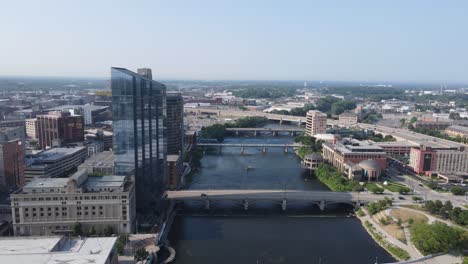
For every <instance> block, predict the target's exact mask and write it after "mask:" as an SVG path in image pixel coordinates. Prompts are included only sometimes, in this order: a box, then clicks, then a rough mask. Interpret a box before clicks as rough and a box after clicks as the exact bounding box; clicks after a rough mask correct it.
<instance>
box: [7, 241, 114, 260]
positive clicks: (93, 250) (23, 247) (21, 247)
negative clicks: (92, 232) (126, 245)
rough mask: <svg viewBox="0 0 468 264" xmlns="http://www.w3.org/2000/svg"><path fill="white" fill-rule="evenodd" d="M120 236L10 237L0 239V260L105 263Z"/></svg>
mask: <svg viewBox="0 0 468 264" xmlns="http://www.w3.org/2000/svg"><path fill="white" fill-rule="evenodd" d="M116 240H117V237H92V238H65V237H59V236H54V237H8V238H0V263H18V264H23V263H24V264H30V263H34V264H58V263H67V264H85V263H94V264H101V263H102V264H104V263H105V262H106V260H107V258H108V256H109V254H110V252H111V250H112V248H113V247H114V244H115V241H116Z"/></svg>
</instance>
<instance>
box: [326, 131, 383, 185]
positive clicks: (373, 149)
mask: <svg viewBox="0 0 468 264" xmlns="http://www.w3.org/2000/svg"><path fill="white" fill-rule="evenodd" d="M322 146H323V149H322V154H323V158H324V160H325V161H327V162H328V163H330V164H332V165H333V166H334V167H335V168H337V169H338V170H339V171H340V172H345V164H346V163H347V164H348V167H353V166H354V165H355V164H361V163H360V162H361V161H366V160H374V161H375V162H366V163H364V164H365V165H366V166H367V167H369V168H370V167H372V166H373V164H379V167H380V171H384V170H385V168H386V166H387V160H386V158H387V153H385V151H384V150H383V149H382V148H381V147H379V146H377V145H372V144H368V143H366V142H364V141H359V140H356V139H351V138H344V139H342V140H340V141H338V142H337V143H336V144H332V143H329V142H324V143H323V145H322ZM350 162H352V163H350ZM371 163H372V164H371ZM378 175H380V172H379V173H376V174H375V176H377V177H378ZM365 176H367V175H365ZM370 176H372V175H370Z"/></svg>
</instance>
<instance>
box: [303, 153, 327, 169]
mask: <svg viewBox="0 0 468 264" xmlns="http://www.w3.org/2000/svg"><path fill="white" fill-rule="evenodd" d="M321 163H323V158H322V155H320V154H319V153H312V154H309V155H305V156H304V160H303V161H302V165H303V166H304V168H306V169H309V170H312V171H316V170H317V168H318V166H319V165H320V164H321Z"/></svg>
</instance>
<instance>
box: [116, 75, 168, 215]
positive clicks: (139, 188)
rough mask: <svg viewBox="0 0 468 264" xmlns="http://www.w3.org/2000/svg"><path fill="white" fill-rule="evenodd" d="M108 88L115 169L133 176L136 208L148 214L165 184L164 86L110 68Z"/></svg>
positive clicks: (119, 172)
mask: <svg viewBox="0 0 468 264" xmlns="http://www.w3.org/2000/svg"><path fill="white" fill-rule="evenodd" d="M111 90H112V115H113V128H114V156H115V171H116V174H124V175H134V177H135V187H136V206H137V211H138V212H139V213H141V214H145V213H146V212H148V213H149V211H151V210H152V209H154V205H155V204H156V201H157V200H158V198H159V197H160V195H161V194H162V193H163V191H164V186H165V175H166V173H165V170H166V156H167V150H166V149H167V146H166V142H165V129H164V119H165V117H166V86H165V85H163V84H161V83H158V82H156V81H153V80H152V79H149V78H147V77H144V76H142V75H139V74H137V73H134V72H132V71H129V70H127V69H123V68H115V67H113V68H111Z"/></svg>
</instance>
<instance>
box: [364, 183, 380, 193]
mask: <svg viewBox="0 0 468 264" xmlns="http://www.w3.org/2000/svg"><path fill="white" fill-rule="evenodd" d="M364 187H366V189H367V190H369V191H372V190H374V189H375V188H379V185H377V183H375V182H368V183H366V184H365V185H364Z"/></svg>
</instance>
